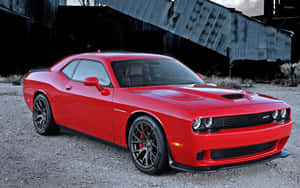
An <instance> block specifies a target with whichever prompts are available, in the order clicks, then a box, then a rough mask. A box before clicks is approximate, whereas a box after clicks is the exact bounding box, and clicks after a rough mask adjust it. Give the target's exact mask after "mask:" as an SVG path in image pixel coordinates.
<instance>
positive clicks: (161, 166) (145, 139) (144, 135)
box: [128, 116, 167, 174]
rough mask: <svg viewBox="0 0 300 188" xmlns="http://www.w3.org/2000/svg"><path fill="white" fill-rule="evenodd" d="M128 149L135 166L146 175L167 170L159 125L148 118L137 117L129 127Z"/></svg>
mask: <svg viewBox="0 0 300 188" xmlns="http://www.w3.org/2000/svg"><path fill="white" fill-rule="evenodd" d="M128 147H129V151H130V153H131V157H132V160H133V162H134V164H135V166H136V167H137V168H138V169H139V170H140V171H142V172H144V173H148V174H160V173H162V172H163V171H164V170H165V169H166V168H167V148H166V143H165V139H164V134H163V131H162V129H161V127H160V125H159V124H158V123H157V122H156V121H155V120H153V119H152V118H150V117H148V116H141V117H138V118H137V119H136V120H135V121H134V122H133V123H132V125H131V127H130V130H129V136H128Z"/></svg>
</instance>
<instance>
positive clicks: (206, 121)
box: [203, 117, 213, 129]
mask: <svg viewBox="0 0 300 188" xmlns="http://www.w3.org/2000/svg"><path fill="white" fill-rule="evenodd" d="M203 120H204V121H203V124H204V126H205V128H207V129H209V128H211V127H212V124H213V118H211V117H210V118H205V119H203Z"/></svg>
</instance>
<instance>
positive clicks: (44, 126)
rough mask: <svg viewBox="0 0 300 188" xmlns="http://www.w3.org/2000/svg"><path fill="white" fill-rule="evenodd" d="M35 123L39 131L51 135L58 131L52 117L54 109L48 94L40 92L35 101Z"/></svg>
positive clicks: (33, 113) (33, 112) (33, 114)
mask: <svg viewBox="0 0 300 188" xmlns="http://www.w3.org/2000/svg"><path fill="white" fill-rule="evenodd" d="M32 117H33V125H34V127H35V130H36V132H37V133H39V134H41V135H49V134H54V133H57V132H58V127H57V126H56V125H55V123H54V121H53V117H52V111H51V108H50V104H49V101H48V99H47V97H46V96H44V95H42V94H39V95H38V96H36V97H35V99H34V102H33V111H32Z"/></svg>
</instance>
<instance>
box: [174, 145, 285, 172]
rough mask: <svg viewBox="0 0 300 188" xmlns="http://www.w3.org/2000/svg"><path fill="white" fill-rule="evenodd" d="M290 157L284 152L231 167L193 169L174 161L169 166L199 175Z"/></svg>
mask: <svg viewBox="0 0 300 188" xmlns="http://www.w3.org/2000/svg"><path fill="white" fill-rule="evenodd" d="M289 155H290V153H289V152H287V151H285V150H282V151H281V152H279V153H276V154H274V155H271V156H268V157H264V158H261V159H257V160H253V161H247V162H243V163H235V164H231V165H219V166H208V167H193V166H188V165H183V164H179V163H176V162H174V161H173V160H170V161H169V165H170V167H171V168H173V169H175V170H179V171H185V172H197V173H209V172H216V171H218V170H226V169H232V168H240V167H244V166H249V165H252V164H257V163H264V162H268V161H272V160H274V159H278V158H285V157H288V156H289Z"/></svg>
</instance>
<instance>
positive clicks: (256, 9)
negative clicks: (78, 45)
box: [68, 0, 264, 16]
mask: <svg viewBox="0 0 300 188" xmlns="http://www.w3.org/2000/svg"><path fill="white" fill-rule="evenodd" d="M211 1H214V2H216V3H219V4H222V5H224V6H226V7H230V8H235V9H238V10H240V11H242V12H243V13H244V14H246V15H248V16H256V15H262V14H263V12H264V0H211ZM68 4H69V5H75V4H77V5H78V4H79V1H78V0H68Z"/></svg>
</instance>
